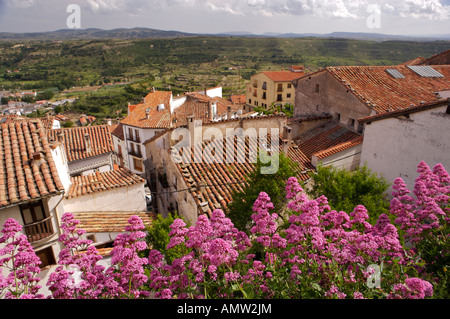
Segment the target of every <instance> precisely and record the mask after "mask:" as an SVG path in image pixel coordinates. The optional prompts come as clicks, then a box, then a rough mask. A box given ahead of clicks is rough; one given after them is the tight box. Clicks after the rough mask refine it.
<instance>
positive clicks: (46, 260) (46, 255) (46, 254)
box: [36, 247, 56, 269]
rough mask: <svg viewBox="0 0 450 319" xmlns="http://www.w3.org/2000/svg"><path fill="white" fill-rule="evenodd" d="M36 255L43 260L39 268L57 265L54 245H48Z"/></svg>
mask: <svg viewBox="0 0 450 319" xmlns="http://www.w3.org/2000/svg"><path fill="white" fill-rule="evenodd" d="M36 256H38V257H39V259H40V260H41V264H40V265H39V268H41V269H42V268H45V267H47V266H51V265H56V259H55V254H54V253H53V249H52V247H47V248H44V249H42V250H39V251H37V252H36Z"/></svg>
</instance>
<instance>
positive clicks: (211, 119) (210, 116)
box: [208, 101, 214, 122]
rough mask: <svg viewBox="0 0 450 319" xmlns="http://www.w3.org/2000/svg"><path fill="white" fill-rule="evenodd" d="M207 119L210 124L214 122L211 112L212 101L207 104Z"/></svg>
mask: <svg viewBox="0 0 450 319" xmlns="http://www.w3.org/2000/svg"><path fill="white" fill-rule="evenodd" d="M208 119H209V121H211V122H212V121H213V120H214V112H213V103H212V101H209V102H208Z"/></svg>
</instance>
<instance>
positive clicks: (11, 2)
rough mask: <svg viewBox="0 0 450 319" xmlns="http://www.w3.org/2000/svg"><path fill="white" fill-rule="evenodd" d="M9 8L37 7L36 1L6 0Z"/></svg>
mask: <svg viewBox="0 0 450 319" xmlns="http://www.w3.org/2000/svg"><path fill="white" fill-rule="evenodd" d="M4 3H6V5H7V6H8V7H12V8H17V9H29V8H32V7H34V6H36V5H37V3H36V1H35V0H4Z"/></svg>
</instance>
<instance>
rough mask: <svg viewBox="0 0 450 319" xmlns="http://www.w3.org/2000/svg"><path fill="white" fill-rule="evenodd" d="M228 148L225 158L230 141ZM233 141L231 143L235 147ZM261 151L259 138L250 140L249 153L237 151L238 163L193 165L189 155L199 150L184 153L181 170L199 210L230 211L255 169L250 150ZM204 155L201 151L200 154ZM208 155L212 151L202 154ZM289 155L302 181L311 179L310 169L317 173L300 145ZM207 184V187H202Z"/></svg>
mask: <svg viewBox="0 0 450 319" xmlns="http://www.w3.org/2000/svg"><path fill="white" fill-rule="evenodd" d="M222 143H223V147H224V151H223V152H224V157H225V154H226V147H227V142H226V140H223V141H222ZM232 143H233V141H231V144H230V145H232ZM234 143H235V144H234V150H241V151H242V149H241V148H240V147H238V146H237V144H236V143H237V140H236V138H235V139H234ZM279 145H280V151H282V141H281V140H280V142H279ZM202 147H203V150H205V149H207V148H208V147H210V148H213V147H217V148H219V147H222V145H220V142H219V141H218V140H214V141H212V142H209V143H203V145H202ZM253 148H254V149H256V150H258V141H257V140H256V139H255V138H250V137H247V138H246V144H245V152H240V153H238V152H235V160H234V161H233V163H227V161H226V160H224V163H214V161H213V160H212V159H208V158H203V161H202V163H196V161H195V160H191V161H190V162H191V163H189V160H188V156H192V157H193V156H194V155H195V152H196V151H195V150H194V148H192V149H191V154H182V156H181V159H182V161H181V163H180V164H177V167H178V169H179V171H180V173H181V175H182V176H183V178H184V181H185V183H186V185H187V186H188V188H190V193H191V195H192V196H193V198H194V200H195V202H196V203H197V207H199V209H200V210H201V212H202V213H205V214H210V213H211V212H212V211H213V210H214V209H217V208H220V209H226V207H227V206H228V204H229V203H230V202H231V200H232V194H233V192H234V191H242V190H243V189H244V186H245V185H246V184H247V182H246V178H247V177H248V176H249V174H250V173H251V172H253V171H254V169H255V164H254V163H253V161H251V160H250V159H249V150H250V149H253ZM200 152H201V151H200ZM202 153H203V154H207V153H208V152H204V151H203V152H202ZM288 156H289V157H290V158H291V159H293V160H294V162H296V163H298V164H299V171H298V172H299V173H298V177H299V179H300V180H307V179H308V178H309V174H308V173H307V172H306V171H308V170H314V167H313V166H312V165H311V163H310V161H309V160H308V158H307V157H306V156H305V155H304V154H303V153H302V152H301V150H300V149H299V148H298V147H297V146H296V145H292V146H290V148H289V150H288ZM202 185H203V186H202Z"/></svg>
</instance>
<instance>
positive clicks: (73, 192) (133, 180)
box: [66, 169, 145, 199]
mask: <svg viewBox="0 0 450 319" xmlns="http://www.w3.org/2000/svg"><path fill="white" fill-rule="evenodd" d="M70 180H71V182H72V186H71V187H70V190H69V191H68V192H67V195H66V198H67V199H71V198H75V197H78V196H84V195H89V194H93V193H97V192H104V191H108V190H112V189H116V188H121V187H127V186H132V185H136V184H139V183H145V180H144V179H142V178H141V177H139V176H138V175H136V174H134V173H132V172H131V171H129V170H127V169H118V170H112V171H107V172H102V173H99V172H96V173H92V174H88V175H84V176H72V177H71V178H70Z"/></svg>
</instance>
